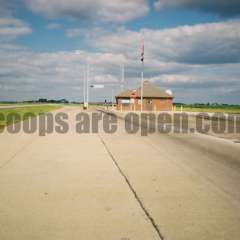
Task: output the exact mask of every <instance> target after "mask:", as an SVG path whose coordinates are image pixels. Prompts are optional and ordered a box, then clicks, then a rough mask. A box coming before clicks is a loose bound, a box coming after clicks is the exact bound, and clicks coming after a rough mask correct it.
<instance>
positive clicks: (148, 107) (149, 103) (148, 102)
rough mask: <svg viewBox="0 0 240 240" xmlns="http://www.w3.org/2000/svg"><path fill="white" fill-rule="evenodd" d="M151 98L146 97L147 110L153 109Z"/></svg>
mask: <svg viewBox="0 0 240 240" xmlns="http://www.w3.org/2000/svg"><path fill="white" fill-rule="evenodd" d="M152 103H153V101H152V99H147V104H146V110H147V111H152V110H153V106H152Z"/></svg>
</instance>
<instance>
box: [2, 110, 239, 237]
mask: <svg viewBox="0 0 240 240" xmlns="http://www.w3.org/2000/svg"><path fill="white" fill-rule="evenodd" d="M64 111H65V112H66V113H68V114H69V117H70V120H69V122H70V127H71V128H70V131H69V132H68V133H67V134H64V135H59V134H57V133H54V134H51V135H47V136H45V137H39V136H38V135H37V133H36V134H32V135H26V134H24V133H23V132H21V133H20V134H17V135H10V134H8V133H6V132H4V133H2V134H0V152H1V158H0V189H1V191H0V239H4V240H15V239H16V240H22V239H24V240H26V239H44V240H45V239H49V240H54V239H58V240H59V239H78V240H79V239H86V240H95V239H96V240H99V239H104V240H106V239H110V240H115V239H116V240H127V239H129V240H134V239H136V240H141V239H143V240H146V239H147V240H151V239H154V240H155V239H170V240H175V239H176V240H193V239H194V240H205V239H206V240H215V239H216V240H220V239H222V240H228V239H229V240H238V239H239V238H240V204H239V202H240V188H239V182H240V157H239V156H240V147H239V146H240V145H239V144H236V143H232V142H230V141H226V140H222V139H217V138H214V137H209V136H204V135H184V136H181V135H160V134H154V135H151V136H148V137H141V136H140V134H135V135H128V134H126V133H125V131H124V127H123V123H124V122H122V121H120V120H119V126H118V131H117V133H115V134H113V135H109V134H105V133H104V132H103V131H102V130H101V131H100V133H99V134H76V132H75V131H74V125H75V121H74V118H75V115H76V114H77V112H78V110H76V108H66V109H65V110H64Z"/></svg>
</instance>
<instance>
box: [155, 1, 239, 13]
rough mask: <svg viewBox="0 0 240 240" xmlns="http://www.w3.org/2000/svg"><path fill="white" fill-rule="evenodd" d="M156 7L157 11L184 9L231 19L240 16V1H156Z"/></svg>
mask: <svg viewBox="0 0 240 240" xmlns="http://www.w3.org/2000/svg"><path fill="white" fill-rule="evenodd" d="M154 5H155V7H156V8H157V9H162V8H165V7H169V8H171V7H184V8H189V9H194V10H202V11H206V12H213V13H217V14H219V15H223V16H230V17H231V16H236V15H239V14H240V2H239V0H219V1H213V0H170V1H169V0H156V2H155V4H154Z"/></svg>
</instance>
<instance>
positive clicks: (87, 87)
mask: <svg viewBox="0 0 240 240" xmlns="http://www.w3.org/2000/svg"><path fill="white" fill-rule="evenodd" d="M86 90H87V108H88V101H89V63H87V84H86Z"/></svg>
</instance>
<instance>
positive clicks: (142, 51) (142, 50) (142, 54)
mask: <svg viewBox="0 0 240 240" xmlns="http://www.w3.org/2000/svg"><path fill="white" fill-rule="evenodd" d="M141 61H142V62H144V39H143V40H142V45H141Z"/></svg>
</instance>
